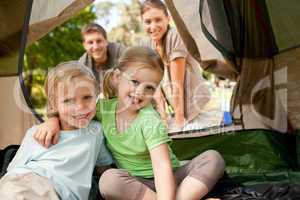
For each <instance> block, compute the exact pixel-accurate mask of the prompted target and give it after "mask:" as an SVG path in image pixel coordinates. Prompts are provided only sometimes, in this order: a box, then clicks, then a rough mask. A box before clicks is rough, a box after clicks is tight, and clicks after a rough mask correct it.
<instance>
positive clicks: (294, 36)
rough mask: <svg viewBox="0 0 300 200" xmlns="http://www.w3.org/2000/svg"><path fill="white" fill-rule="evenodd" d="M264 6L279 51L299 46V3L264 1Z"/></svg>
mask: <svg viewBox="0 0 300 200" xmlns="http://www.w3.org/2000/svg"><path fill="white" fill-rule="evenodd" d="M266 6H267V10H268V11H269V12H268V14H269V17H270V21H271V24H272V27H273V31H274V35H275V40H276V44H277V46H278V48H279V51H280V52H282V51H284V50H286V49H290V48H293V47H295V46H299V44H300V32H299V27H300V21H299V19H300V6H299V1H298V0H289V1H288V2H285V1H281V0H266Z"/></svg>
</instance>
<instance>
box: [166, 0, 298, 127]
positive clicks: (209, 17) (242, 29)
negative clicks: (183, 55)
mask: <svg viewBox="0 0 300 200" xmlns="http://www.w3.org/2000/svg"><path fill="white" fill-rule="evenodd" d="M165 2H166V5H167V6H168V8H169V10H170V13H171V15H172V17H173V19H174V22H175V24H176V26H177V29H178V31H179V33H180V34H181V36H182V37H183V38H185V39H184V42H185V44H186V46H187V49H188V50H189V51H190V52H191V54H192V55H193V56H194V57H195V58H196V59H197V60H198V61H199V63H200V64H201V67H202V68H203V69H204V70H207V71H209V72H212V73H215V74H216V75H218V76H223V77H225V78H230V79H234V80H236V81H237V85H236V88H235V91H234V93H235V95H234V96H233V98H232V107H231V108H232V109H231V111H232V112H234V113H235V115H234V118H235V119H236V120H234V121H235V122H236V121H242V123H243V125H244V126H245V127H248V128H257V127H255V126H254V127H252V125H255V124H257V123H256V122H259V123H258V124H260V126H259V127H262V128H271V129H275V130H278V131H281V132H286V130H287V128H288V119H287V115H286V114H285V113H286V112H288V114H289V118H291V119H292V120H291V124H292V125H293V127H294V128H298V127H299V124H300V123H299V121H298V118H299V117H298V116H299V114H300V105H299V104H297V103H295V98H292V97H286V96H287V95H288V94H289V92H290V91H286V90H287V88H288V89H291V88H297V87H299V82H297V81H296V82H293V83H292V84H291V83H290V82H287V81H290V79H289V78H288V74H290V72H296V71H297V72H298V75H299V70H296V68H297V65H298V66H299V56H296V58H293V56H294V53H292V52H294V51H298V50H297V48H296V47H297V46H298V45H299V44H300V42H299V41H298V40H299V39H298V38H299V37H297V35H298V34H300V31H299V29H298V28H296V27H298V26H297V24H298V23H299V22H298V21H299V20H298V19H299V18H298V15H299V14H298V13H299V12H298V10H299V7H300V2H299V1H292V2H291V5H288V6H283V8H288V9H287V10H283V9H281V7H280V6H281V5H282V4H283V3H284V2H281V3H280V4H276V3H275V2H271V1H269V0H265V1H261V0H254V1H247V0H233V1H216V0H209V1H208V0H198V1H193V2H190V3H189V4H188V5H186V6H182V4H183V3H182V2H181V3H180V1H179V0H173V1H172V0H166V1H165ZM276 2H277V1H276ZM286 4H287V3H286ZM292 5H293V6H292ZM279 9H280V10H281V12H283V13H284V14H276V13H275V12H274V11H276V10H277V11H278V10H279ZM183 13H185V14H186V13H188V17H185V16H183ZM191 19H193V20H192V23H191ZM287 19H289V22H288V23H287V25H286V27H287V28H286V29H284V27H283V28H279V24H281V23H283V22H285V21H286V20H287ZM195 24H196V25H197V26H196V27H195ZM199 24H200V25H201V26H199ZM279 29H280V30H279ZM203 37H205V38H206V39H202V40H201V39H200V40H199V38H203ZM289 37H292V38H291V39H290V38H289ZM295 37H297V39H295ZM195 41H197V42H195ZM207 41H209V42H210V43H211V44H212V45H213V46H214V48H215V49H214V50H212V51H209V54H210V55H211V57H214V58H218V57H220V56H219V54H218V53H216V50H218V51H219V52H220V53H221V55H222V56H224V59H223V60H225V61H227V64H224V63H222V59H221V61H217V60H209V59H208V58H209V57H207V56H205V55H206V54H207V52H206V50H205V49H206V48H207V47H209V48H208V49H213V47H212V45H207ZM278 41H280V42H278ZM201 46H202V47H201ZM279 50H280V51H279ZM287 52H289V53H287ZM202 55H204V56H202ZM282 55H285V58H284V59H283V56H282ZM278 60H281V61H280V62H278ZM283 60H284V61H283ZM282 68H286V70H285V71H286V73H281V72H283V71H284V70H281V69H282ZM298 68H299V67H298ZM278 69H280V70H278ZM293 80H295V79H293ZM284 81H285V82H284ZM283 90H285V91H286V92H283ZM291 93H295V92H294V91H291ZM296 96H297V97H299V95H296ZM286 99H287V101H286ZM298 99H299V98H298ZM291 101H293V103H292V106H291V105H289V103H290V102H291ZM245 107H247V109H245ZM291 107H293V108H295V109H293V110H287V109H290V108H291ZM274 108H275V109H274ZM249 109H250V111H251V113H250V115H251V117H254V118H253V121H252V120H251V118H250V117H249V116H248V115H249V114H248V113H246V112H245V110H249ZM291 114H292V116H290V115H291ZM246 118H247V119H249V118H250V121H248V120H245V119H246ZM278 122H279V123H281V122H282V124H277V123H278ZM249 124H250V125H249Z"/></svg>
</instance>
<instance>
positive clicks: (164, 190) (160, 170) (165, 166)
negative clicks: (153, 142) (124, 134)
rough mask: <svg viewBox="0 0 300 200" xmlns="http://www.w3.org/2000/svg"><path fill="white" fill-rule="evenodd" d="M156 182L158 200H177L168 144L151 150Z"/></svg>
mask: <svg viewBox="0 0 300 200" xmlns="http://www.w3.org/2000/svg"><path fill="white" fill-rule="evenodd" d="M150 157H151V162H152V167H153V172H154V182H155V188H156V192H157V199H158V200H174V199H175V191H176V185H175V178H174V175H173V169H172V164H171V160H170V156H169V149H168V145H167V144H165V143H164V144H160V145H158V146H157V147H154V148H153V149H152V150H150Z"/></svg>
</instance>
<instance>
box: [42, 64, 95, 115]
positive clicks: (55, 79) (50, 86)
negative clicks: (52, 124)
mask: <svg viewBox="0 0 300 200" xmlns="http://www.w3.org/2000/svg"><path fill="white" fill-rule="evenodd" d="M75 77H84V78H87V79H89V80H90V81H91V82H92V83H93V84H94V86H95V95H97V96H98V94H99V84H98V82H97V80H96V78H95V76H94V74H93V72H92V71H91V70H90V69H89V68H88V67H86V66H85V65H83V64H81V63H80V62H78V61H68V62H63V63H60V64H58V65H57V66H56V67H54V68H52V69H51V70H50V71H49V72H48V75H47V78H46V80H45V93H46V96H47V99H48V100H47V116H48V117H51V116H58V113H57V110H56V105H55V103H56V99H57V98H56V93H57V90H58V88H57V87H58V83H61V82H63V83H64V84H65V83H68V82H70V81H71V80H72V79H73V78H75Z"/></svg>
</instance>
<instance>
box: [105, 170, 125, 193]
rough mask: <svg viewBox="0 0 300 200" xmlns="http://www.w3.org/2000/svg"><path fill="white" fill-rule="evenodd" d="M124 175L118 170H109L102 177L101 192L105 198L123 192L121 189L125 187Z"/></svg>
mask: <svg viewBox="0 0 300 200" xmlns="http://www.w3.org/2000/svg"><path fill="white" fill-rule="evenodd" d="M124 173H125V172H123V171H121V170H118V169H109V170H106V171H105V172H104V173H103V174H102V175H101V177H100V180H99V190H100V193H101V195H102V196H103V197H110V196H112V195H114V196H115V195H117V194H116V193H118V191H121V188H122V187H124V183H123V182H122V176H124Z"/></svg>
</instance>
